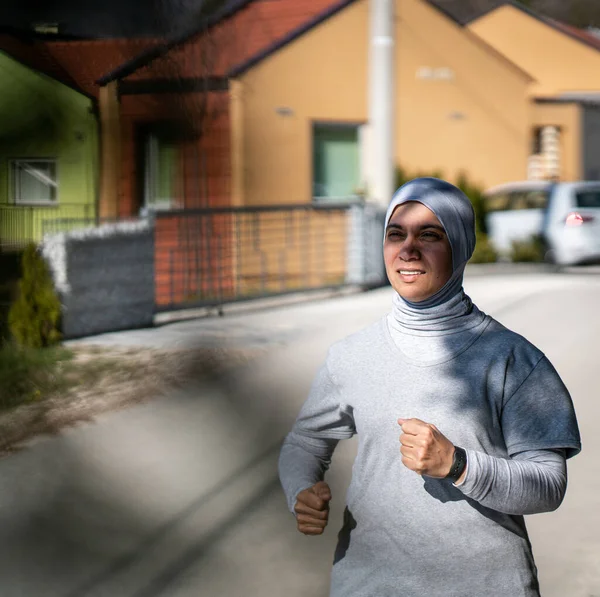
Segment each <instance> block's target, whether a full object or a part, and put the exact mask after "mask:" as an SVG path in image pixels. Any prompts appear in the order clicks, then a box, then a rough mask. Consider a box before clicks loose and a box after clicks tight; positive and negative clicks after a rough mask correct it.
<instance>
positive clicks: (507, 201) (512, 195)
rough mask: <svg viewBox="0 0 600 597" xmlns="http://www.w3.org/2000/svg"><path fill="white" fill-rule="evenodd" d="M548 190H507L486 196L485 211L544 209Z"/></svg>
mask: <svg viewBox="0 0 600 597" xmlns="http://www.w3.org/2000/svg"><path fill="white" fill-rule="evenodd" d="M548 196H549V192H548V191H541V190H533V191H509V192H503V193H498V194H495V195H490V196H489V197H487V198H486V204H485V205H486V211H487V212H492V211H513V210H520V209H545V208H546V205H547V204H548Z"/></svg>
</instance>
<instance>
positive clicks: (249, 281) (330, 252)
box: [155, 202, 381, 311]
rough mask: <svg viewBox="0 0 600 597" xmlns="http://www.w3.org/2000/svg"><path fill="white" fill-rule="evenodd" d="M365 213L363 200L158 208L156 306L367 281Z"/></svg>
mask: <svg viewBox="0 0 600 597" xmlns="http://www.w3.org/2000/svg"><path fill="white" fill-rule="evenodd" d="M365 213H366V212H365V206H364V205H363V204H362V203H357V202H354V203H341V204H335V205H334V204H325V205H315V204H305V205H278V206H272V207H267V206H260V207H237V208H235V207H234V208H213V209H198V210H182V211H170V212H157V213H156V214H155V276H156V306H157V310H159V311H161V310H169V309H175V308H186V307H192V306H207V305H217V304H221V303H224V302H232V301H237V300H246V299H250V298H256V297H266V296H272V295H279V294H285V293H290V292H299V291H306V290H315V289H324V288H340V287H343V286H346V285H348V284H358V283H363V282H364V281H365V280H366V279H367V278H368V272H366V271H364V270H365V268H366V267H368V259H365V248H366V247H367V246H370V245H372V244H373V243H372V239H370V238H366V235H367V233H368V232H369V230H372V228H369V227H365V226H364V216H365ZM374 243H375V246H377V250H378V251H379V252H381V245H380V239H379V238H376V239H374ZM379 278H380V275H379V274H378V278H377V279H379Z"/></svg>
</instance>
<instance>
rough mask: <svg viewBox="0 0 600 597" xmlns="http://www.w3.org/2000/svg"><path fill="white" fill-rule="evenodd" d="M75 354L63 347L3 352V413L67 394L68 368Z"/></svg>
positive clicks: (0, 389)
mask: <svg viewBox="0 0 600 597" xmlns="http://www.w3.org/2000/svg"><path fill="white" fill-rule="evenodd" d="M72 359H73V353H72V352H71V351H69V350H66V349H64V348H61V347H54V348H47V349H40V350H33V349H23V348H16V347H15V346H12V345H9V344H7V345H5V346H3V347H1V348H0V409H2V410H7V409H10V408H14V407H15V406H19V405H20V404H27V403H31V402H36V401H38V400H42V399H44V398H45V397H47V396H50V395H53V394H55V393H57V392H60V391H66V390H67V389H68V387H69V381H68V379H67V377H66V376H65V365H67V364H68V363H70V362H71V361H72Z"/></svg>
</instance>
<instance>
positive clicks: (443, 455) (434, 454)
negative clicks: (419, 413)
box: [398, 419, 460, 482]
mask: <svg viewBox="0 0 600 597" xmlns="http://www.w3.org/2000/svg"><path fill="white" fill-rule="evenodd" d="M398 424H399V425H400V427H401V429H402V434H401V435H400V444H401V446H400V452H401V453H402V463H403V464H404V466H406V467H407V468H409V469H410V470H411V471H415V473H417V474H419V475H427V476H428V477H435V478H437V479H442V478H443V477H445V476H446V475H447V474H448V473H449V472H450V469H451V468H452V461H453V458H454V445H453V444H452V442H451V441H450V440H449V439H448V438H447V437H446V436H445V435H444V434H443V433H442V432H441V431H439V430H438V428H437V427H436V426H435V425H432V424H430V423H425V422H424V421H421V419H398ZM459 482H460V479H459Z"/></svg>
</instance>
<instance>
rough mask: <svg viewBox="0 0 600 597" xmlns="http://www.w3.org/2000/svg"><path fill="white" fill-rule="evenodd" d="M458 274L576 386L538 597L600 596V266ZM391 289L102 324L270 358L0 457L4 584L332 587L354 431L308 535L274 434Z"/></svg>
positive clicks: (44, 587) (547, 524)
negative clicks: (222, 313) (320, 529)
mask: <svg viewBox="0 0 600 597" xmlns="http://www.w3.org/2000/svg"><path fill="white" fill-rule="evenodd" d="M465 286H466V289H467V291H468V292H469V294H470V295H471V296H472V298H473V299H474V301H475V302H476V303H477V304H478V305H479V306H480V308H482V309H483V310H485V311H487V312H488V313H490V314H492V315H494V316H495V317H496V318H497V319H499V320H500V321H501V322H502V323H504V324H505V325H507V326H509V327H510V328H512V329H514V330H515V331H517V332H519V333H521V334H523V335H525V336H526V337H527V338H529V339H530V340H531V341H532V342H534V343H535V344H536V345H537V346H538V347H540V348H541V349H542V350H543V351H544V352H546V354H547V355H548V356H549V358H550V359H551V361H552V362H553V364H554V365H555V367H556V368H557V369H558V371H559V373H560V374H561V376H562V377H563V379H564V381H565V383H566V384H567V387H568V388H569V389H570V390H571V392H572V395H573V398H574V401H575V405H576V409H577V414H578V418H579V422H580V427H581V432H582V437H583V443H584V450H583V452H582V453H581V454H580V455H579V456H577V457H576V458H574V459H573V460H572V461H570V463H569V489H568V492H567V497H566V499H565V501H564V503H563V504H562V506H561V507H560V509H559V510H558V511H557V512H554V513H550V514H543V515H535V516H530V517H528V526H529V529H530V535H531V540H532V544H533V549H534V554H535V557H536V561H537V563H538V568H539V573H540V580H541V585H542V595H543V596H544V597H600V533H599V532H598V531H599V529H600V507H599V506H600V498H599V497H598V496H599V495H600V491H599V490H600V475H598V466H597V462H598V458H599V457H600V434H597V433H594V431H595V430H594V426H595V424H596V421H598V420H599V417H600V406H599V405H598V402H599V399H598V396H599V393H598V391H597V390H596V387H597V379H598V378H597V375H596V373H597V367H598V366H597V364H596V362H597V361H598V357H597V355H598V342H599V339H600V318H599V317H598V315H597V311H598V306H599V305H600V276H599V275H596V274H593V273H592V274H588V273H582V272H581V271H576V273H572V272H569V273H566V274H555V275H552V274H549V273H535V272H531V273H521V274H518V275H512V274H510V273H503V274H502V275H486V274H482V275H477V276H470V277H468V278H467V280H466V284H465ZM390 300H391V291H390V289H388V288H384V289H381V290H377V291H374V292H370V293H366V294H359V295H352V296H344V297H339V298H331V299H328V300H323V301H319V302H312V303H306V304H299V305H294V306H288V307H285V308H272V309H269V310H267V311H257V312H246V313H243V314H238V315H228V316H226V317H225V318H220V319H219V318H205V319H197V320H192V321H185V322H179V323H174V324H170V325H165V326H162V327H159V328H156V329H153V330H142V331H137V332H126V333H120V334H108V335H105V336H102V337H97V338H95V339H93V341H94V342H96V343H102V344H104V345H111V344H120V345H141V346H157V347H161V348H165V347H169V346H171V347H177V348H181V347H182V346H232V347H235V346H242V347H262V348H263V349H264V356H262V357H261V358H260V359H259V360H258V361H257V362H254V363H251V364H250V365H248V366H246V367H245V368H243V369H240V370H239V372H238V374H237V375H235V376H231V377H230V378H228V379H227V380H221V381H218V382H215V383H213V384H212V385H202V386H197V387H186V388H180V389H178V390H177V391H174V392H173V393H172V394H170V395H169V396H167V397H157V398H156V399H154V400H151V401H149V402H148V403H146V404H143V405H141V406H137V407H134V408H131V409H128V410H126V411H121V412H116V413H112V414H109V415H105V416H102V417H100V418H99V419H98V420H96V421H94V422H92V423H90V424H85V425H81V426H79V427H77V428H75V429H71V430H68V431H66V432H64V433H61V434H60V435H58V436H56V437H51V438H42V439H39V440H38V441H36V442H34V443H33V444H32V445H31V446H30V447H29V448H28V449H26V450H24V451H22V452H20V453H17V454H14V455H12V456H10V457H8V458H5V459H3V460H1V461H0V478H2V480H3V482H2V485H1V486H0V546H1V547H0V550H1V551H0V595H2V596H3V597H4V596H6V597H17V596H18V597H37V596H43V597H54V596H57V597H58V596H60V597H87V596H103V597H104V596H107V597H108V596H111V597H120V596H131V597H142V596H144V597H150V596H159V595H160V596H176V597H184V596H185V597H192V596H194V597H197V596H200V595H219V596H222V597H237V596H238V595H239V596H241V595H243V596H244V597H253V596H256V597H258V596H260V597H281V596H283V595H286V596H290V597H296V596H297V597H300V596H303V597H304V596H311V597H313V596H314V597H319V596H323V597H325V596H326V595H327V592H328V583H329V568H330V565H331V561H332V555H333V550H334V546H335V542H336V535H337V530H338V528H339V526H340V521H341V512H342V509H343V502H344V491H345V488H346V487H347V485H348V482H349V475H350V466H351V463H352V458H353V454H354V450H355V447H356V444H355V442H354V441H353V440H350V441H348V442H343V443H342V444H341V445H340V447H339V448H338V450H337V451H336V455H335V457H334V462H333V464H332V470H331V472H330V475H329V477H328V481H329V482H330V484H331V485H332V490H333V494H334V499H333V503H332V520H331V524H330V526H329V527H328V529H327V531H326V533H325V534H324V535H323V536H322V537H316V538H315V537H310V538H309V537H304V536H302V535H300V534H298V533H297V532H296V531H295V526H294V520H293V518H292V517H291V514H289V513H288V512H287V511H286V506H285V502H284V499H283V495H282V493H281V490H280V488H279V484H278V480H277V476H276V461H277V455H278V449H279V444H280V441H281V439H282V438H283V436H284V434H285V433H286V431H287V430H288V429H289V427H290V425H291V423H292V422H293V419H294V417H295V415H296V413H297V411H298V409H299V408H300V405H301V403H302V401H303V400H304V398H305V396H306V393H307V391H308V388H309V386H310V383H311V381H312V376H313V374H314V372H315V370H316V368H317V367H318V366H319V365H320V363H321V362H322V360H323V358H324V356H325V353H326V350H327V347H328V346H329V345H330V344H331V343H332V342H333V341H335V340H336V339H338V338H341V337H342V336H344V335H346V334H348V333H350V332H352V331H354V330H356V329H358V328H360V327H363V326H364V325H367V324H369V323H371V322H372V321H374V320H376V319H377V318H379V317H381V316H382V315H383V314H384V313H386V312H387V310H388V309H389V305H390ZM89 341H90V340H89V339H88V340H86V342H88V343H89ZM507 597H510V596H507Z"/></svg>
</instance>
